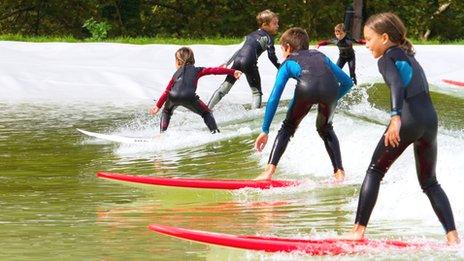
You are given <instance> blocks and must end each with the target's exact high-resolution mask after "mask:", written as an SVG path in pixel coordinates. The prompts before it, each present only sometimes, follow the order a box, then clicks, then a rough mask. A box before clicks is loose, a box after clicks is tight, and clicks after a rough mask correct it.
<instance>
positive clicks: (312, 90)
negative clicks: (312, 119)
mask: <svg viewBox="0 0 464 261" xmlns="http://www.w3.org/2000/svg"><path fill="white" fill-rule="evenodd" d="M280 42H281V45H282V46H281V47H282V51H283V56H284V57H285V58H286V60H285V61H284V62H283V64H282V66H281V67H280V69H279V71H278V72H277V78H276V81H275V84H274V88H273V90H272V93H271V95H270V97H269V100H268V103H267V105H266V112H265V115H264V121H263V125H262V132H261V134H260V135H259V136H258V138H257V139H256V142H255V149H256V150H258V151H262V150H263V148H264V146H266V143H267V139H268V133H269V126H270V125H271V122H272V119H273V117H274V114H275V112H276V110H277V105H278V103H279V100H280V97H281V95H282V92H283V90H284V88H285V84H286V83H287V81H288V79H289V78H293V79H296V81H297V84H296V86H295V94H294V97H293V99H292V101H291V102H290V104H289V106H288V110H287V116H286V117H285V120H284V122H283V124H282V127H281V128H280V130H279V132H278V134H277V137H276V139H275V141H274V146H273V147H272V151H271V155H270V156H269V161H268V165H267V167H266V170H265V171H264V172H263V173H262V174H261V175H260V176H258V177H257V178H256V179H271V177H272V175H273V174H274V172H275V170H276V167H277V164H278V162H279V160H280V158H281V156H282V154H283V153H284V151H285V149H286V147H287V144H288V142H289V141H290V138H291V137H292V136H293V135H294V133H295V131H296V129H297V128H298V125H299V124H300V122H301V120H302V119H303V118H304V117H305V116H306V114H307V113H308V112H309V110H310V109H311V107H312V106H313V105H316V104H317V106H318V107H317V120H316V127H317V132H318V133H319V136H320V137H321V139H322V140H323V141H324V145H325V148H326V150H327V153H328V154H329V157H330V159H331V161H332V166H333V169H334V175H335V178H336V180H337V181H341V180H343V179H344V176H345V173H344V171H343V166H342V158H341V154H340V146H339V143H338V139H337V135H335V132H334V130H333V127H332V118H333V115H334V112H335V107H336V106H337V100H338V99H339V98H340V97H341V96H343V95H344V94H346V93H347V92H348V91H349V89H350V88H351V86H353V82H352V81H351V79H350V77H348V75H346V74H345V73H344V72H343V71H342V70H341V69H340V68H339V67H338V66H336V65H335V64H334V63H333V62H332V61H330V59H329V58H328V57H327V56H325V55H324V54H323V53H321V52H319V51H317V50H314V49H313V50H308V47H309V37H308V34H307V33H306V31H305V30H304V29H301V28H291V29H288V30H287V31H286V32H285V33H284V34H283V35H282V37H281V39H280Z"/></svg>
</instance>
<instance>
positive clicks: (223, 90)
mask: <svg viewBox="0 0 464 261" xmlns="http://www.w3.org/2000/svg"><path fill="white" fill-rule="evenodd" d="M266 50H267V53H268V57H269V60H270V61H271V62H272V63H273V64H274V66H275V67H276V68H279V66H280V64H279V62H278V59H277V56H276V54H275V47H274V38H273V37H272V36H271V35H270V34H269V33H268V32H266V31H265V30H262V29H258V30H256V31H254V32H252V33H251V34H249V35H247V36H246V38H245V43H244V44H243V46H242V47H241V48H240V49H239V50H238V51H237V52H235V54H234V55H233V56H232V57H231V58H230V59H229V61H227V63H226V65H229V64H230V63H233V64H232V67H231V68H232V69H235V70H240V71H242V72H243V73H244V74H245V76H246V78H247V81H248V84H249V85H250V88H251V90H252V93H253V95H254V96H259V97H257V99H258V98H259V101H256V103H259V104H257V105H259V106H258V107H260V106H261V96H262V94H263V93H262V91H261V77H260V75H259V71H258V66H257V63H258V58H259V56H260V55H261V54H262V53H263V52H264V51H266ZM236 81H237V79H235V78H234V77H232V76H230V75H229V76H227V77H226V79H225V82H224V83H223V84H222V85H221V86H220V87H219V88H218V89H217V90H216V92H215V93H214V94H213V96H212V97H211V99H210V101H209V103H208V106H209V107H210V108H213V107H214V106H215V105H216V104H217V103H218V102H219V101H220V100H221V99H222V97H223V96H224V95H226V94H227V93H228V92H229V90H230V88H232V85H233V84H234V83H235V82H236Z"/></svg>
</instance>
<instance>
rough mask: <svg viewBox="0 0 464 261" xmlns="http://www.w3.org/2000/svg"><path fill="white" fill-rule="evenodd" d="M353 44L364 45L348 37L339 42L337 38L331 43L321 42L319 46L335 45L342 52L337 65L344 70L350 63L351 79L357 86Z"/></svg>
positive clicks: (330, 41)
mask: <svg viewBox="0 0 464 261" xmlns="http://www.w3.org/2000/svg"><path fill="white" fill-rule="evenodd" d="M353 43H358V44H362V43H363V42H362V41H356V40H354V39H353V38H351V37H349V36H348V35H346V36H345V37H343V39H341V40H338V39H337V38H333V39H331V40H329V41H321V42H319V45H328V44H335V45H336V46H337V47H338V50H339V51H340V53H339V57H338V60H337V65H338V66H339V67H340V68H343V66H345V64H346V63H348V68H349V70H350V77H351V79H352V80H353V82H354V84H357V80H356V72H355V71H356V56H355V54H354V49H353Z"/></svg>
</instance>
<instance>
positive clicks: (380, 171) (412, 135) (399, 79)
mask: <svg viewBox="0 0 464 261" xmlns="http://www.w3.org/2000/svg"><path fill="white" fill-rule="evenodd" d="M364 36H365V38H366V46H367V48H368V49H369V50H370V51H371V52H372V55H373V56H374V58H380V59H379V60H378V66H379V71H380V74H382V76H383V78H384V80H385V82H386V83H387V86H388V87H389V88H390V99H391V111H390V115H391V118H390V124H389V125H388V127H387V129H386V131H385V132H384V134H383V136H382V137H381V138H380V140H379V142H378V144H377V147H376V149H375V151H374V155H372V160H371V163H370V164H369V167H368V169H367V172H366V176H365V178H364V182H363V184H362V187H361V190H360V194H359V201H358V209H357V211H356V220H355V226H354V227H353V230H352V233H351V234H350V235H348V236H345V237H346V238H352V239H361V238H363V237H364V233H365V230H366V226H367V223H368V221H369V218H370V216H371V213H372V210H373V209H374V206H375V203H376V201H377V196H378V193H379V188H380V182H381V181H382V179H383V177H384V175H385V173H386V172H387V170H388V169H389V168H390V166H391V165H392V164H393V162H395V160H396V159H397V158H398V157H399V156H400V155H401V154H402V153H403V152H404V150H405V149H406V148H407V147H409V145H411V144H413V146H414V157H415V160H416V170H417V178H418V180H419V183H420V186H421V188H422V191H423V192H424V193H425V194H426V195H427V197H428V198H429V200H430V203H431V204H432V207H433V210H434V211H435V214H436V215H437V217H438V219H439V220H440V222H441V224H442V226H443V228H444V230H445V231H446V237H447V240H448V243H449V244H457V243H459V237H458V233H457V231H456V227H455V224H454V218H453V212H452V210H451V206H450V202H449V200H448V197H447V196H446V193H445V192H444V191H443V189H442V188H441V186H440V184H439V183H438V181H437V177H436V170H435V168H436V164H437V127H438V123H437V114H436V112H435V109H434V106H433V104H432V100H431V99H430V94H429V86H428V83H427V79H426V77H425V73H424V71H423V69H422V67H421V66H420V64H419V63H418V62H417V60H416V59H415V58H414V49H413V47H412V44H411V42H410V41H409V40H408V39H407V38H406V28H405V26H404V24H403V22H402V21H401V19H400V18H399V17H398V16H396V15H395V14H393V13H380V14H377V15H374V16H371V17H370V18H369V19H368V21H367V22H366V24H365V26H364Z"/></svg>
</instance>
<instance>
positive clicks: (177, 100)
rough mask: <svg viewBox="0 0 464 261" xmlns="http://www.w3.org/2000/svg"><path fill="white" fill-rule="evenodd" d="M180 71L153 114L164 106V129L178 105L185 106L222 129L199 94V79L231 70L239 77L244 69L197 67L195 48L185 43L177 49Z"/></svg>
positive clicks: (177, 63)
mask: <svg viewBox="0 0 464 261" xmlns="http://www.w3.org/2000/svg"><path fill="white" fill-rule="evenodd" d="M175 63H176V69H177V71H176V72H175V73H174V75H173V76H172V78H171V81H169V84H168V86H167V87H166V90H165V91H164V92H163V94H162V95H161V97H160V98H159V99H158V102H157V103H156V104H154V105H153V107H152V108H151V109H150V114H151V115H155V114H156V113H157V112H158V111H159V110H160V109H161V107H162V106H163V104H164V108H163V111H162V114H161V121H160V131H161V132H164V131H166V129H167V128H168V126H169V122H170V120H171V116H172V113H173V112H174V110H175V109H176V107H177V106H179V105H180V106H183V107H185V108H187V109H189V110H191V111H193V112H194V113H196V114H198V115H200V116H201V117H202V118H203V120H204V122H205V123H206V126H208V129H209V130H210V131H211V133H216V132H219V130H218V128H217V125H216V121H215V120H214V117H213V114H212V113H211V111H210V110H209V109H208V106H206V104H204V103H203V102H202V101H201V100H200V98H199V97H198V95H197V94H196V90H197V83H198V79H199V78H200V77H202V76H205V75H210V74H228V75H231V76H233V77H234V78H236V79H238V78H239V77H240V75H241V74H242V72H240V71H238V70H234V69H227V68H222V67H213V68H203V67H195V66H194V65H195V57H194V55H193V51H192V49H190V48H188V47H182V48H180V49H179V50H177V52H176V53H175Z"/></svg>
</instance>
